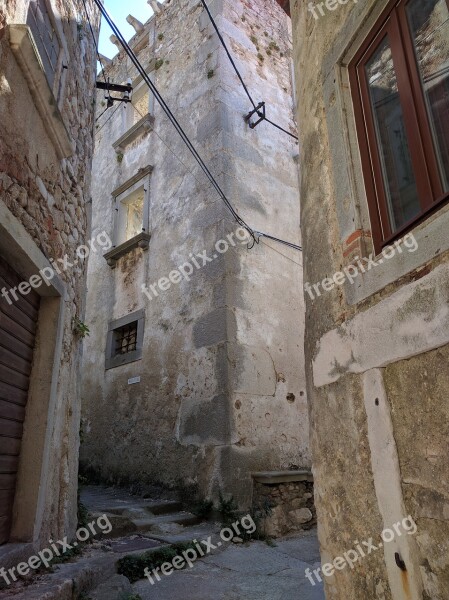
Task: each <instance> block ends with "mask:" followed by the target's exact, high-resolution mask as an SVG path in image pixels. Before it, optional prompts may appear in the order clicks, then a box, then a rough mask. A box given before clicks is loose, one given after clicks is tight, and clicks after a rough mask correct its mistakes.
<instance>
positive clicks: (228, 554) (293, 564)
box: [133, 530, 324, 600]
mask: <svg viewBox="0 0 449 600" xmlns="http://www.w3.org/2000/svg"><path fill="white" fill-rule="evenodd" d="M317 555H318V542H317V539H316V532H315V531H313V530H312V531H311V532H307V534H306V535H304V534H303V533H301V534H295V535H294V536H292V537H289V538H288V539H286V540H281V541H280V544H279V545H277V546H276V547H270V546H268V545H267V544H265V543H263V542H252V543H249V544H245V545H238V546H235V545H232V544H230V545H228V546H226V547H225V548H224V549H223V550H222V551H221V552H220V553H219V554H218V555H216V554H214V555H211V556H208V557H207V558H205V559H201V560H199V561H198V562H196V563H195V564H194V566H193V568H191V569H184V570H182V571H175V572H174V573H173V574H171V575H169V576H166V577H164V576H162V578H161V581H156V580H155V583H154V585H151V583H150V582H149V581H148V580H142V581H139V582H137V583H135V584H134V585H133V591H134V593H138V594H140V596H141V597H142V600H150V599H151V600H186V599H189V600H190V599H191V598H194V599H195V600H211V599H213V600H324V591H323V586H322V584H316V585H315V586H313V585H312V584H311V583H310V582H309V581H308V579H307V578H306V577H305V574H304V571H305V569H306V568H307V567H310V565H312V564H314V562H315V559H316V557H317ZM298 556H301V557H304V558H305V560H302V559H299V558H297V557H298Z"/></svg>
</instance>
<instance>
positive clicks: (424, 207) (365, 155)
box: [350, 0, 449, 251]
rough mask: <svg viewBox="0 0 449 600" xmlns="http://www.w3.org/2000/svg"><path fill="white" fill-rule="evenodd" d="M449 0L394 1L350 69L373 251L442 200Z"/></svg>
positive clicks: (448, 151) (447, 144) (448, 146)
mask: <svg viewBox="0 0 449 600" xmlns="http://www.w3.org/2000/svg"><path fill="white" fill-rule="evenodd" d="M448 40H449V0H424V1H423V0H400V1H399V2H397V3H396V4H395V5H394V6H393V7H391V8H390V9H389V10H388V11H387V12H386V13H385V14H384V15H383V16H382V18H381V20H380V21H379V23H378V24H377V26H376V27H375V28H374V30H373V31H372V32H371V34H370V36H369V37H368V39H367V40H366V41H365V43H364V44H363V46H362V48H361V49H360V51H359V52H358V54H357V55H356V57H355V59H354V61H353V62H352V64H351V65H350V77H351V87H352V93H353V98H354V108H355V116H356V121H357V132H358V137H359V142H360V148H361V157H362V165H363V171H364V177H365V182H366V187H367V197H368V203H369V210H370V217H371V223H372V233H373V239H374V245H375V249H376V251H380V250H381V248H382V246H384V245H386V244H388V243H390V242H391V241H392V240H393V239H396V238H399V237H400V236H401V235H403V233H405V232H406V231H407V230H409V229H411V228H412V227H413V226H415V225H416V224H417V223H418V222H419V221H421V220H422V219H423V218H425V217H426V216H427V215H428V214H429V213H430V212H431V211H433V210H434V209H435V208H436V207H439V206H441V204H442V203H443V202H445V201H447V200H448V199H449V44H448Z"/></svg>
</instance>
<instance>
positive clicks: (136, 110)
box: [131, 103, 302, 264]
mask: <svg viewBox="0 0 449 600" xmlns="http://www.w3.org/2000/svg"><path fill="white" fill-rule="evenodd" d="M131 106H132V107H133V109H134V110H135V112H136V113H137V114H138V115H139V116H140V117H141V118H142V119H143V118H144V115H143V114H142V113H141V112H140V110H139V109H138V108H137V106H134V104H132V103H131ZM153 133H154V134H155V135H156V136H157V137H158V138H159V139H160V140H161V142H162V143H163V144H164V146H165V147H166V148H167V150H169V151H170V152H171V153H172V154H173V156H174V157H175V158H176V159H177V160H178V161H179V162H180V163H181V164H182V166H183V167H184V168H185V169H187V171H189V173H190V174H191V175H192V177H193V178H194V179H195V181H196V182H197V183H199V184H200V185H201V182H200V180H199V179H198V178H197V177H196V176H195V174H194V173H193V172H192V171H191V169H189V167H188V166H187V165H186V164H185V162H184V161H182V160H181V159H180V158H179V156H178V155H177V154H176V153H175V152H174V151H173V150H172V149H171V148H170V146H169V145H168V144H167V142H166V141H165V140H163V139H162V138H161V136H160V135H159V134H158V132H157V131H156V130H155V129H153ZM254 233H255V234H256V235H258V236H259V238H258V243H259V241H260V238H261V237H264V238H267V239H269V240H273V241H276V242H281V243H282V244H284V245H285V246H288V247H290V248H293V249H294V250H299V251H302V247H301V246H298V245H296V244H292V243H291V242H286V241H285V240H281V239H279V238H277V237H274V236H272V235H268V234H265V233H262V232H261V231H254ZM262 243H263V242H262ZM264 245H265V246H267V244H264ZM267 247H270V246H267ZM297 264H299V263H297Z"/></svg>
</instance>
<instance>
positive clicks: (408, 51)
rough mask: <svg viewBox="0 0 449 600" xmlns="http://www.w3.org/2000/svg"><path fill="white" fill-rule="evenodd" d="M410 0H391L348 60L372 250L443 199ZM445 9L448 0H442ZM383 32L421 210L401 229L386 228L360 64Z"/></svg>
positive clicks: (378, 165) (371, 117) (448, 194)
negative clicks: (410, 18) (408, 11)
mask: <svg viewBox="0 0 449 600" xmlns="http://www.w3.org/2000/svg"><path fill="white" fill-rule="evenodd" d="M408 2H410V0H391V1H390V2H389V3H388V4H387V6H386V8H385V10H384V12H383V13H382V15H381V17H380V18H379V19H378V21H377V22H376V24H375V26H374V27H373V28H372V30H371V32H370V34H369V35H368V37H367V38H366V39H365V41H364V43H363V44H362V46H361V47H360V48H359V50H358V52H357V53H356V55H355V56H354V58H353V59H352V61H351V63H350V64H349V79H350V86H351V93H352V99H353V105H354V115H355V121H356V129H357V136H358V141H359V147H360V154H361V161H362V170H363V175H364V180H365V186H366V194H367V199H368V209H369V215H370V220H371V228H372V237H373V244H374V250H375V252H376V253H379V252H381V250H382V248H383V247H384V246H386V245H388V244H389V243H391V242H392V241H393V240H395V239H398V238H400V237H402V236H403V235H404V234H405V233H406V232H407V231H409V230H410V229H412V228H413V227H415V226H416V225H418V224H419V223H420V222H422V221H424V220H425V219H427V218H428V217H429V216H430V214H431V213H432V212H434V211H435V210H437V209H439V208H440V207H441V206H442V205H443V204H444V203H446V202H448V201H449V192H446V193H445V192H444V191H443V184H442V178H441V175H440V170H439V166H438V159H437V156H436V150H435V144H434V140H433V136H432V130H431V125H430V121H429V115H428V112H427V107H426V102H425V97H424V90H423V86H422V82H421V77H420V73H419V68H418V63H417V60H416V55H415V49H414V46H413V39H412V35H411V31H410V27H409V23H408V19H407V14H406V6H407V4H408ZM446 2H447V4H448V8H449V0H446ZM386 36H388V39H389V42H390V47H391V52H392V58H393V64H394V66H395V71H396V77H397V84H398V93H399V100H400V103H401V107H402V111H403V117H404V125H405V129H406V133H407V139H408V142H409V147H410V156H411V161H412V167H413V172H414V175H415V179H416V185H417V189H418V195H419V199H420V204H421V212H420V214H419V215H417V216H416V217H415V218H413V219H411V220H410V221H408V222H407V223H405V224H404V225H403V226H402V227H401V228H399V229H398V230H395V231H394V232H393V231H392V229H391V224H390V220H389V216H388V207H387V199H386V193H385V184H384V176H383V172H382V167H381V159H380V152H379V145H378V140H377V135H376V129H375V123H374V114H373V111H372V105H371V100H370V92H369V86H368V80H367V76H366V70H365V65H366V64H367V62H368V61H369V60H370V58H371V57H372V56H373V54H374V53H375V52H376V50H377V49H378V48H379V45H380V43H381V42H382V40H383V39H384V38H385V37H386Z"/></svg>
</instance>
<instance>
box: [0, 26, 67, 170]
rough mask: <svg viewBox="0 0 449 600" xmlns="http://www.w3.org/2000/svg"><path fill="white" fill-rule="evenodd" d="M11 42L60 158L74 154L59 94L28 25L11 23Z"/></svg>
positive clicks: (9, 30) (9, 28)
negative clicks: (54, 92) (58, 99)
mask: <svg viewBox="0 0 449 600" xmlns="http://www.w3.org/2000/svg"><path fill="white" fill-rule="evenodd" d="M8 32H9V44H10V46H11V50H12V52H13V54H14V56H15V58H16V60H17V63H18V64H19V66H20V68H21V69H22V73H23V75H24V77H25V79H26V81H27V83H28V87H29V90H30V94H31V95H32V97H33V99H34V102H35V104H36V108H37V110H38V111H39V114H40V116H41V118H42V121H43V123H44V125H45V129H46V130H47V133H48V135H49V137H50V139H51V141H52V142H53V144H54V146H55V149H56V153H57V155H58V158H59V159H63V158H68V157H69V156H72V155H73V152H74V150H73V145H72V142H71V140H70V136H69V134H68V132H67V129H66V127H65V125H64V121H63V119H62V115H61V113H60V111H59V108H58V106H57V103H56V100H55V97H54V95H53V92H52V90H51V89H50V86H49V85H48V81H47V77H46V75H45V72H44V69H43V66H42V62H41V59H40V56H39V52H38V50H37V47H36V44H35V42H34V39H33V35H32V33H31V29H30V28H29V27H28V25H8Z"/></svg>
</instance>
